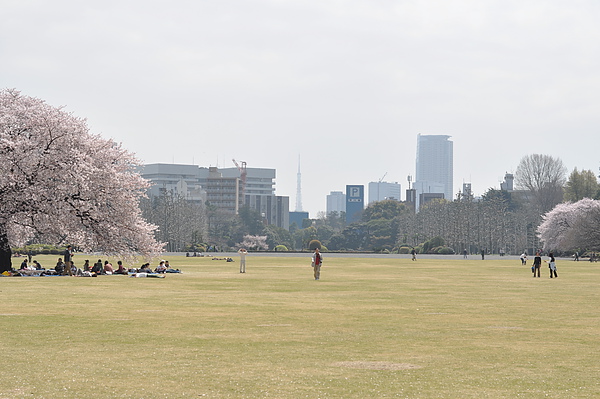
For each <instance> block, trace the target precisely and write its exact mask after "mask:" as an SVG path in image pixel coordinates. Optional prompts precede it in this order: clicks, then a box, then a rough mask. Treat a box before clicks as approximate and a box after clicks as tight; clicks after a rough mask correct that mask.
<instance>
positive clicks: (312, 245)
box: [308, 240, 322, 251]
mask: <svg viewBox="0 0 600 399" xmlns="http://www.w3.org/2000/svg"><path fill="white" fill-rule="evenodd" d="M316 248H319V249H322V245H321V241H319V240H311V241H310V242H309V243H308V249H310V250H311V251H314V250H315V249H316Z"/></svg>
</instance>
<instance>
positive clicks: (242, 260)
mask: <svg viewBox="0 0 600 399" xmlns="http://www.w3.org/2000/svg"><path fill="white" fill-rule="evenodd" d="M238 254H240V273H246V255H248V251H247V250H246V248H240V249H239V250H238Z"/></svg>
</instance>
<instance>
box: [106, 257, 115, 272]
mask: <svg viewBox="0 0 600 399" xmlns="http://www.w3.org/2000/svg"><path fill="white" fill-rule="evenodd" d="M113 273H114V269H113V267H112V265H111V264H110V262H109V261H107V260H105V261H104V274H113Z"/></svg>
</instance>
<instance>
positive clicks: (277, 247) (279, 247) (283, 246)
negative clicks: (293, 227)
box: [275, 244, 289, 252]
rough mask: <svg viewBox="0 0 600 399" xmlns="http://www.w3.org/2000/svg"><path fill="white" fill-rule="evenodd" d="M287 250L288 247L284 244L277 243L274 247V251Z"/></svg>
mask: <svg viewBox="0 0 600 399" xmlns="http://www.w3.org/2000/svg"><path fill="white" fill-rule="evenodd" d="M287 251H289V249H288V248H287V247H286V246H285V245H282V244H279V245H277V246H276V247H275V252H287Z"/></svg>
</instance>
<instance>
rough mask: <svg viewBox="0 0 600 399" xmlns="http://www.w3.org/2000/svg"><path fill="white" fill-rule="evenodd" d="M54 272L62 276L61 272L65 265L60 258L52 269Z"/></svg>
mask: <svg viewBox="0 0 600 399" xmlns="http://www.w3.org/2000/svg"><path fill="white" fill-rule="evenodd" d="M54 270H56V273H57V274H59V275H62V274H63V272H64V271H65V264H64V263H63V260H62V258H58V261H57V262H56V266H55V267H54Z"/></svg>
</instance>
